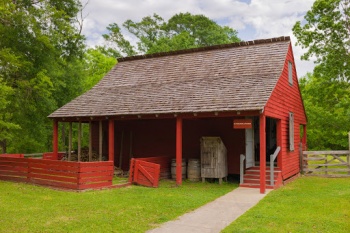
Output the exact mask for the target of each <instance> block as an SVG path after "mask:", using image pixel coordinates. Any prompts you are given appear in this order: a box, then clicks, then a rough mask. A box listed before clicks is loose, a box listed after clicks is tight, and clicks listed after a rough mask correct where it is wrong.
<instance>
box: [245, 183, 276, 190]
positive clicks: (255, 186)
mask: <svg viewBox="0 0 350 233" xmlns="http://www.w3.org/2000/svg"><path fill="white" fill-rule="evenodd" d="M239 187H244V188H260V184H248V183H243V184H240V185H239ZM265 187H266V188H267V189H274V188H275V187H274V186H271V185H266V186H265Z"/></svg>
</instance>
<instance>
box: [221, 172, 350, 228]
mask: <svg viewBox="0 0 350 233" xmlns="http://www.w3.org/2000/svg"><path fill="white" fill-rule="evenodd" d="M223 232H235V233H236V232H259V233H260V232H278V233H280V232H293V233H294V232H297V233H301V232H308V233H309V232H322V233H325V232H330V233H333V232H334V233H335V232H344V233H348V232H350V179H349V178H319V177H302V178H299V179H297V180H296V181H294V182H292V183H290V184H288V185H286V186H284V187H282V188H280V189H278V190H275V191H273V192H271V193H269V194H268V195H267V196H266V197H265V198H264V199H263V200H262V201H261V202H259V203H258V205H256V206H255V207H253V208H252V209H250V210H249V211H247V212H246V213H245V214H244V215H242V216H241V217H240V218H238V219H237V220H236V221H234V222H233V223H232V224H231V225H230V226H228V227H227V228H226V229H225V230H224V231H223Z"/></svg>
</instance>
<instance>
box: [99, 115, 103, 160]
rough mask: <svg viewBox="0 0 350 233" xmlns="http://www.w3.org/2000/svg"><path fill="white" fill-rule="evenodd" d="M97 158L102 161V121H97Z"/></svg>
mask: <svg viewBox="0 0 350 233" xmlns="http://www.w3.org/2000/svg"><path fill="white" fill-rule="evenodd" d="M98 131H99V132H98V139H99V140H98V141H99V142H98V160H99V161H102V142H103V134H102V133H103V131H102V121H99V126H98Z"/></svg>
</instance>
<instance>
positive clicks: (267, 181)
mask: <svg viewBox="0 0 350 233" xmlns="http://www.w3.org/2000/svg"><path fill="white" fill-rule="evenodd" d="M243 181H244V183H247V184H260V180H254V179H244V180H243ZM276 182H277V180H274V183H276ZM265 183H266V184H270V180H266V181H265Z"/></svg>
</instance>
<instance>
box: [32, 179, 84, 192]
mask: <svg viewBox="0 0 350 233" xmlns="http://www.w3.org/2000/svg"><path fill="white" fill-rule="evenodd" d="M30 182H31V183H33V184H39V185H44V186H53V187H57V188H64V189H75V190H76V189H78V184H74V183H65V182H58V181H52V180H41V179H31V180H30Z"/></svg>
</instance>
